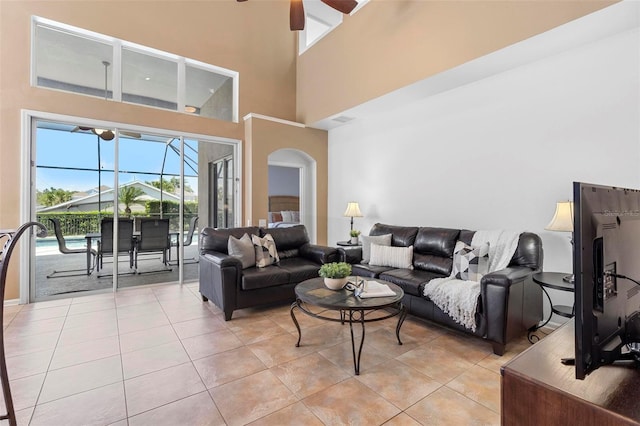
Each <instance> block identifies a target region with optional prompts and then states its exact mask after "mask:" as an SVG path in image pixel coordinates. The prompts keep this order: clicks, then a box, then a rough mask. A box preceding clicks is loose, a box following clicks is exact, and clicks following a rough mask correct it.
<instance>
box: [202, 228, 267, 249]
mask: <svg viewBox="0 0 640 426" xmlns="http://www.w3.org/2000/svg"><path fill="white" fill-rule="evenodd" d="M244 234H249V236H251V235H259V234H260V228H258V227H255V226H248V227H246V228H226V229H213V228H204V229H203V230H202V232H200V251H201V252H205V251H217V252H220V253H225V254H228V253H229V252H228V251H227V250H228V244H229V235H233V236H234V237H236V238H242V236H243V235H244Z"/></svg>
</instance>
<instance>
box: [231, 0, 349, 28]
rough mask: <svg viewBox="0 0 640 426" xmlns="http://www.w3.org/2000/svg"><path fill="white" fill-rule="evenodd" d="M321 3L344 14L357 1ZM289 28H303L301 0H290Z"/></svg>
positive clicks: (343, 0) (332, 0) (334, 0)
mask: <svg viewBox="0 0 640 426" xmlns="http://www.w3.org/2000/svg"><path fill="white" fill-rule="evenodd" d="M236 1H238V2H245V1H247V0H236ZM321 1H322V3H324V4H326V5H327V6H331V7H332V8H334V9H335V10H337V11H338V12H342V13H345V14H349V13H351V11H353V9H355V8H356V6H357V5H358V2H357V1H356V0H321ZM289 28H291V31H301V30H304V6H303V5H302V0H291V6H290V8H289Z"/></svg>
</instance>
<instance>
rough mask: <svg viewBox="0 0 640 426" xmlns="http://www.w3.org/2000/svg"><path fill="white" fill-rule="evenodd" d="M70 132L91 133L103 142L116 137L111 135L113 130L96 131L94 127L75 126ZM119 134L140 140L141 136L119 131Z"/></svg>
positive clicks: (135, 133)
mask: <svg viewBox="0 0 640 426" xmlns="http://www.w3.org/2000/svg"><path fill="white" fill-rule="evenodd" d="M71 132H91V133H93V134H94V135H98V136H99V137H100V139H102V140H105V141H110V140H113V138H114V137H116V135H115V133H113V130H110V129H98V128H95V127H84V126H76V127H74V128H73V129H72V130H71ZM120 133H121V134H122V135H125V136H129V137H130V138H136V139H140V138H141V137H142V135H141V134H140V133H137V132H127V131H124V130H121V131H120Z"/></svg>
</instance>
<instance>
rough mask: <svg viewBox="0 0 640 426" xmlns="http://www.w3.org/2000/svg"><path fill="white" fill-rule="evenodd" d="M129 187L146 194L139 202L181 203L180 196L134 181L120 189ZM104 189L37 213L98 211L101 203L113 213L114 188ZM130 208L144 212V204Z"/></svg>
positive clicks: (41, 209)
mask: <svg viewBox="0 0 640 426" xmlns="http://www.w3.org/2000/svg"><path fill="white" fill-rule="evenodd" d="M128 186H134V187H136V188H139V189H141V190H142V191H143V192H144V194H143V195H141V196H140V197H138V200H140V201H151V200H158V201H160V199H162V200H163V201H173V202H176V203H178V202H180V197H179V196H177V195H175V194H172V193H169V192H166V191H162V192H161V191H160V190H159V189H158V188H156V187H154V186H151V185H149V184H147V183H144V182H140V181H132V182H128V183H124V184H122V185H120V188H126V187H128ZM102 189H103V190H102V192H101V193H100V194H98V192H97V191H95V190H93V191H89V192H93V194H91V195H86V196H85V197H82V198H78V199H72V200H71V201H67V202H65V203H61V204H57V205H55V206H50V207H44V208H39V209H38V210H37V211H38V213H44V212H87V211H97V210H98V203H100V205H101V210H102V211H105V210H106V211H113V188H109V187H105V186H102ZM98 195H99V196H98ZM124 208H125V207H124V205H123V204H122V203H120V210H124ZM130 208H131V211H132V212H134V213H136V212H144V204H133V205H131V206H130Z"/></svg>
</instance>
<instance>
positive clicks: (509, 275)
mask: <svg viewBox="0 0 640 426" xmlns="http://www.w3.org/2000/svg"><path fill="white" fill-rule="evenodd" d="M536 272H537V271H535V270H533V269H531V268H527V267H526V266H510V267H508V268H505V269H501V270H499V271H494V272H491V273H490V274H487V275H485V276H483V277H482V280H481V281H480V283H481V284H482V287H483V288H484V287H485V286H486V285H487V284H491V285H495V286H499V287H508V286H510V285H512V284H513V283H514V282H516V281H520V280H523V279H525V278H527V277H528V276H531V275H533V274H535V273H536Z"/></svg>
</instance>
